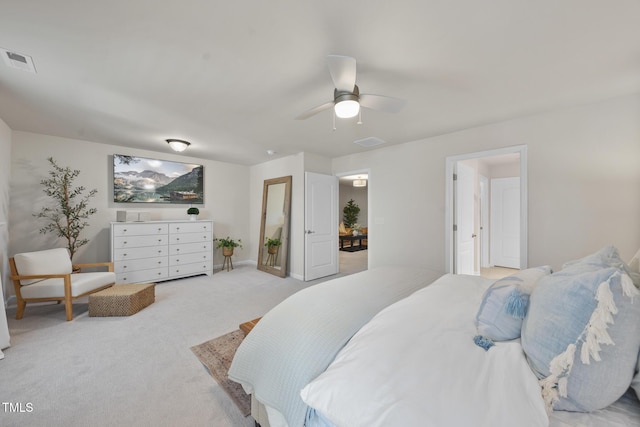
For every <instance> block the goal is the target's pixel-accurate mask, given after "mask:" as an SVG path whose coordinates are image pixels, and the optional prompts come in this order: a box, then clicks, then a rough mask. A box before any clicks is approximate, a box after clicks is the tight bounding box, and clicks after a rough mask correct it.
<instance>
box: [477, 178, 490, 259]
mask: <svg viewBox="0 0 640 427" xmlns="http://www.w3.org/2000/svg"><path fill="white" fill-rule="evenodd" d="M479 180H480V182H479V183H480V233H479V234H480V267H483V268H485V267H489V266H490V265H489V179H487V177H486V176H482V175H480V176H479Z"/></svg>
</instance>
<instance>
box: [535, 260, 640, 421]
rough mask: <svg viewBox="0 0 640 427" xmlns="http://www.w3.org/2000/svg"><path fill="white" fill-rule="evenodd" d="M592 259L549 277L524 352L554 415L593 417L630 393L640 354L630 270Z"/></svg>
mask: <svg viewBox="0 0 640 427" xmlns="http://www.w3.org/2000/svg"><path fill="white" fill-rule="evenodd" d="M600 265H601V264H599V263H598V262H593V259H591V258H589V259H588V260H587V261H586V262H583V263H580V262H577V263H572V264H570V265H567V267H566V268H564V269H563V270H561V271H560V272H558V273H554V274H552V275H550V276H546V277H543V278H542V279H540V281H539V282H538V284H537V286H536V288H535V289H534V291H533V292H532V294H531V298H530V306H529V312H528V313H527V317H526V318H525V320H524V323H523V325H522V347H523V349H524V352H525V354H526V356H527V360H528V362H529V365H530V366H531V368H532V370H533V371H534V373H535V374H536V375H537V376H538V378H539V379H540V384H541V387H542V395H543V398H544V400H545V403H546V404H547V407H548V409H551V408H553V409H557V410H567V411H579V412H589V411H594V410H597V409H601V408H604V407H606V406H609V405H610V404H611V403H613V402H615V401H616V400H617V399H619V398H620V396H622V395H623V394H624V393H625V391H626V390H627V389H628V388H629V385H630V384H631V380H632V378H633V375H634V370H635V367H636V364H637V363H638V351H639V350H640V292H638V290H637V289H636V287H635V286H634V285H633V283H632V281H631V279H630V278H629V276H628V275H627V273H626V272H625V271H624V269H620V268H615V267H606V268H602V267H601V266H600Z"/></svg>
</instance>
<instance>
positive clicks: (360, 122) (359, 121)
mask: <svg viewBox="0 0 640 427" xmlns="http://www.w3.org/2000/svg"><path fill="white" fill-rule="evenodd" d="M358 124H359V125H361V124H362V108H361V109H360V111H359V116H358Z"/></svg>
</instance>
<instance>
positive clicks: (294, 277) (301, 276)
mask: <svg viewBox="0 0 640 427" xmlns="http://www.w3.org/2000/svg"><path fill="white" fill-rule="evenodd" d="M289 276H290V277H291V278H293V279H297V280H300V281H302V282H304V276H303V275H301V274H296V273H291V272H289Z"/></svg>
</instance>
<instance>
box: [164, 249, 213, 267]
mask: <svg viewBox="0 0 640 427" xmlns="http://www.w3.org/2000/svg"><path fill="white" fill-rule="evenodd" d="M206 261H211V252H196V253H191V254H182V255H171V256H170V257H169V266H175V265H184V264H191V263H194V262H206Z"/></svg>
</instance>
